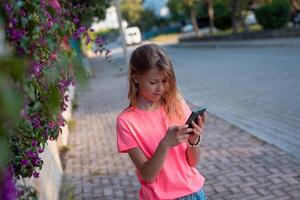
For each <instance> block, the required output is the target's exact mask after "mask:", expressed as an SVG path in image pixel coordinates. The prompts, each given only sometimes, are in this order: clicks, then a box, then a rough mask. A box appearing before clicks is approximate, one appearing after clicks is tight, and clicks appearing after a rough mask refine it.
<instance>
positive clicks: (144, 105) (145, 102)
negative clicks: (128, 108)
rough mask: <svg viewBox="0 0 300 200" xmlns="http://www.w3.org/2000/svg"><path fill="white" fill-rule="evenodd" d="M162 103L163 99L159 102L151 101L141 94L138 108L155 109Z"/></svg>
mask: <svg viewBox="0 0 300 200" xmlns="http://www.w3.org/2000/svg"><path fill="white" fill-rule="evenodd" d="M161 105H162V102H161V100H160V101H157V102H151V101H148V100H147V99H145V98H143V97H141V96H139V97H138V103H137V108H139V109H141V110H155V109H157V108H159V107H160V106H161Z"/></svg>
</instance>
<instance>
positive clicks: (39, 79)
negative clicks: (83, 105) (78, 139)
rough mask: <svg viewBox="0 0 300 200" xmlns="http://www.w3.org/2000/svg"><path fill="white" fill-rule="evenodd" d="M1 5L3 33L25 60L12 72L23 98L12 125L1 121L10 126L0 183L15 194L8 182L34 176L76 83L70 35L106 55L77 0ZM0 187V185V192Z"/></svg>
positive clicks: (15, 0) (15, 1)
mask: <svg viewBox="0 0 300 200" xmlns="http://www.w3.org/2000/svg"><path fill="white" fill-rule="evenodd" d="M1 6H2V7H1V8H0V9H2V10H3V11H4V12H3V13H4V15H3V16H2V17H3V18H4V25H5V27H4V28H5V32H6V39H7V40H8V42H9V44H10V45H11V46H13V48H14V49H15V57H19V58H20V57H21V58H23V59H24V60H25V61H24V63H25V64H26V68H25V70H24V73H23V74H22V75H21V76H18V77H17V78H16V77H14V78H12V80H13V81H14V82H15V85H16V88H17V90H18V92H19V93H21V94H22V96H23V100H24V101H23V106H22V109H21V110H20V116H21V120H19V121H18V122H17V123H16V124H14V127H12V128H11V127H10V128H7V129H3V127H0V128H2V129H3V130H6V131H8V132H9V133H8V135H9V137H8V138H9V139H8V147H9V162H8V165H7V166H8V169H10V170H8V171H9V173H6V174H4V175H5V176H1V171H0V186H1V184H2V185H5V188H4V189H6V190H10V191H12V192H10V193H12V194H14V190H13V189H12V188H13V187H11V186H10V183H11V180H12V178H13V177H14V178H17V179H19V178H29V177H35V178H38V177H39V172H38V171H39V170H40V169H41V168H42V166H43V160H42V159H41V157H40V154H41V153H42V152H43V151H44V149H45V145H46V144H47V141H48V140H49V139H50V140H56V139H57V138H58V136H59V134H60V133H61V128H60V127H62V126H65V125H66V121H65V119H64V118H63V116H62V112H64V111H65V110H66V109H67V102H68V101H69V97H68V95H66V92H67V91H68V88H69V86H70V85H71V84H72V85H74V84H75V81H76V80H75V77H76V74H75V71H76V69H74V67H75V66H77V65H75V64H74V63H73V60H72V59H73V58H74V57H75V51H74V50H73V49H72V48H71V47H70V44H69V41H70V40H83V41H85V44H88V43H90V42H94V43H95V44H96V46H97V48H96V50H95V52H96V53H97V52H100V53H104V55H105V56H106V57H109V51H108V50H107V49H106V48H105V44H106V41H105V40H104V39H103V38H101V37H97V38H96V39H95V41H92V39H91V37H90V35H89V32H92V31H93V30H90V29H89V28H87V27H85V26H81V25H80V20H79V19H80V17H79V16H80V14H82V13H81V12H82V11H83V10H86V9H87V8H82V6H81V5H79V4H76V5H73V4H72V3H69V2H67V1H62V2H60V3H59V2H58V1H57V0H30V1H28V0H6V1H2V5H1ZM0 17H1V16H0ZM12 63H13V62H12ZM1 67H2V66H1ZM3 67H10V66H3ZM81 72H82V70H81ZM0 119H1V117H0ZM0 135H1V134H0ZM0 170H1V169H0ZM8 171H7V172H8ZM2 174H3V173H2ZM1 188H2V187H1ZM1 192H3V191H2V189H1V190H0V196H1ZM7 194H8V193H7ZM3 199H13V198H3Z"/></svg>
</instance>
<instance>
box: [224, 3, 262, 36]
mask: <svg viewBox="0 0 300 200" xmlns="http://www.w3.org/2000/svg"><path fill="white" fill-rule="evenodd" d="M263 1H266V0H263ZM249 3H250V1H249V0H239V1H236V0H230V2H229V4H230V5H229V6H230V9H231V21H232V28H233V33H237V31H238V26H239V24H241V25H242V26H243V27H245V25H244V17H243V15H242V12H243V10H248V8H249Z"/></svg>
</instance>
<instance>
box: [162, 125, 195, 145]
mask: <svg viewBox="0 0 300 200" xmlns="http://www.w3.org/2000/svg"><path fill="white" fill-rule="evenodd" d="M191 132H193V129H192V128H188V125H182V126H170V127H169V128H168V130H167V133H166V136H165V137H164V138H163V139H162V142H164V144H165V145H166V146H167V147H168V148H169V147H173V146H176V145H178V144H180V143H183V142H186V141H187V139H188V138H189V136H190V134H189V133H191Z"/></svg>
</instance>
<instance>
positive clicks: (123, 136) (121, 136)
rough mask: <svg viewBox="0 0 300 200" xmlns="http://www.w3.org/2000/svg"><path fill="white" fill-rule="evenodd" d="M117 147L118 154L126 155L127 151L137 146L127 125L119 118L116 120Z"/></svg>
mask: <svg viewBox="0 0 300 200" xmlns="http://www.w3.org/2000/svg"><path fill="white" fill-rule="evenodd" d="M117 145H118V151H119V152H120V153H127V152H128V150H129V149H132V148H135V147H138V146H139V145H138V144H137V142H136V140H135V138H134V135H133V133H132V132H131V131H130V129H129V127H128V124H127V123H126V121H124V120H123V119H121V118H120V117H118V118H117Z"/></svg>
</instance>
